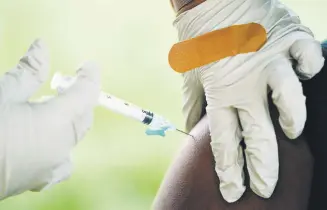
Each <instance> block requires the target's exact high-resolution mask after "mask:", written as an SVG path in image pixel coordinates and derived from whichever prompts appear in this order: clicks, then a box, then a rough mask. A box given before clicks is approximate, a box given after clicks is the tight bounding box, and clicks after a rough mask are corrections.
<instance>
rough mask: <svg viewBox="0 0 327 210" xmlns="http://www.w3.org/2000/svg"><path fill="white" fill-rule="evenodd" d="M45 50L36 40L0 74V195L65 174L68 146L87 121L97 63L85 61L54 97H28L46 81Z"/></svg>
mask: <svg viewBox="0 0 327 210" xmlns="http://www.w3.org/2000/svg"><path fill="white" fill-rule="evenodd" d="M48 72H49V55H48V51H47V48H46V46H45V45H44V43H43V42H42V41H40V40H37V41H35V42H34V43H33V44H32V45H31V47H30V49H29V50H28V52H27V53H26V54H25V56H23V57H22V58H21V59H20V61H19V63H18V65H17V66H16V67H15V68H13V69H12V70H10V71H9V72H7V73H6V74H5V75H4V76H3V77H2V78H1V80H0V148H1V149H0V199H4V198H6V197H9V196H13V195H17V194H20V193H22V192H24V191H28V190H31V191H40V190H42V189H45V188H47V187H50V186H51V185H53V184H56V183H58V182H60V181H62V180H64V179H66V178H68V177H69V175H70V173H71V170H72V168H71V167H72V165H71V162H70V152H71V150H72V148H73V147H74V146H75V145H76V144H77V143H78V141H79V140H80V139H82V138H83V136H84V135H85V133H86V131H87V130H88V129H89V128H90V126H91V125H92V119H93V116H92V115H93V108H94V107H95V105H96V104H97V99H98V97H99V94H100V72H99V68H98V67H97V66H96V65H94V64H92V63H87V64H85V65H84V66H83V67H81V68H80V69H79V70H78V71H77V77H78V79H77V80H76V82H75V84H74V85H73V86H72V87H71V88H70V89H68V90H67V91H65V92H64V93H62V94H61V95H59V96H57V97H52V98H50V99H48V100H46V101H42V102H34V103H31V102H29V101H28V99H29V98H30V97H31V96H32V95H33V94H34V93H35V92H36V91H37V90H38V88H39V87H40V86H41V85H42V83H44V82H45V80H46V79H47V76H48Z"/></svg>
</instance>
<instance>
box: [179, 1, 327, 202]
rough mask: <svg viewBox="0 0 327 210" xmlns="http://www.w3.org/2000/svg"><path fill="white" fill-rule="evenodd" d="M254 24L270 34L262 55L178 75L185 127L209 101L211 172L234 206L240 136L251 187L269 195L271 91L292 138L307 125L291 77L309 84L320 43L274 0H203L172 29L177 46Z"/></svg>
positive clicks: (273, 156)
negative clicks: (217, 32) (176, 38)
mask: <svg viewBox="0 0 327 210" xmlns="http://www.w3.org/2000/svg"><path fill="white" fill-rule="evenodd" d="M251 22H255V23H258V24H260V25H262V26H263V27H264V28H265V30H266V32H267V42H266V43H265V45H264V46H263V47H262V48H261V49H260V50H259V51H257V52H255V53H246V54H238V55H236V56H231V57H227V58H224V59H222V60H219V61H217V62H214V63H210V64H207V65H205V66H202V67H199V68H196V69H194V70H192V71H189V72H186V73H184V74H183V77H184V86H183V92H184V107H183V112H184V114H185V116H186V127H187V130H188V131H190V130H191V129H192V128H193V127H194V125H195V124H196V123H197V122H198V121H199V119H200V117H201V114H202V110H203V105H204V104H205V103H204V100H206V102H207V107H206V111H207V115H208V120H209V128H210V133H211V139H212V142H211V147H212V151H213V155H214V159H215V162H216V164H215V170H216V172H217V175H218V177H219V179H220V191H221V193H222V196H223V197H224V199H225V200H226V201H227V202H235V201H237V200H238V199H239V198H240V197H241V196H242V194H243V193H244V191H245V186H244V172H243V166H244V160H243V150H242V148H241V146H240V141H241V140H242V138H244V141H245V144H246V149H245V157H246V161H247V169H248V172H249V175H250V187H251V189H252V190H253V191H254V192H255V193H256V194H257V195H259V196H261V197H264V198H269V197H270V196H271V195H272V193H273V191H274V189H275V186H276V183H277V181H278V175H279V161H278V145H277V141H276V136H275V132H274V127H273V125H272V122H271V119H270V114H269V108H268V102H267V94H268V91H270V90H271V91H272V98H273V102H274V104H275V105H276V106H277V108H278V111H279V114H280V118H279V122H280V125H281V127H282V129H283V131H284V132H285V134H286V135H287V136H288V137H289V138H290V139H295V138H296V137H298V136H299V135H300V134H301V132H302V130H303V128H304V125H305V121H306V104H305V97H304V95H303V91H302V86H301V83H300V81H299V79H298V77H297V75H296V73H297V74H298V75H299V77H300V78H301V79H310V78H311V77H313V76H314V75H315V74H317V73H318V72H319V71H320V70H321V68H322V66H323V64H324V58H323V56H322V49H321V46H320V43H319V42H318V41H316V40H315V39H314V38H313V34H312V33H311V31H310V30H309V29H308V28H306V27H305V26H303V25H302V24H301V22H300V20H299V19H298V17H297V16H296V15H295V14H294V13H293V12H292V11H291V10H289V9H288V8H287V7H286V6H285V5H283V4H281V3H280V2H279V1H277V0H260V1H252V0H245V1H205V2H204V3H202V4H201V5H199V6H197V7H196V8H194V9H192V10H190V11H188V12H186V13H184V14H181V15H180V16H179V17H177V19H176V20H175V26H176V28H177V29H178V32H179V37H180V40H181V41H182V40H189V39H191V38H193V37H195V36H199V35H202V34H204V33H205V32H210V31H212V30H218V29H222V28H224V27H228V26H231V25H236V24H247V23H251ZM234 35H235V34H234ZM226 36H227V35H226ZM230 36H231V37H232V36H233V34H232V35H230ZM240 36H241V35H240ZM244 36H246V34H244ZM199 49H201V48H200V46H199ZM217 51H218V52H219V49H217ZM293 61H295V62H294V63H295V64H296V68H295V70H296V73H295V71H294V70H293V67H292V65H293Z"/></svg>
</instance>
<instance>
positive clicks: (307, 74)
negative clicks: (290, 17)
mask: <svg viewBox="0 0 327 210" xmlns="http://www.w3.org/2000/svg"><path fill="white" fill-rule="evenodd" d="M290 54H291V56H292V57H293V58H294V59H295V60H296V61H297V66H296V71H297V73H298V75H299V77H300V78H301V79H311V78H312V77H313V76H315V75H316V74H317V73H319V72H320V70H321V69H322V67H323V66H324V62H325V59H324V57H323V55H322V47H321V44H320V43H319V42H318V41H316V40H313V39H302V40H298V41H296V42H294V44H293V45H292V46H291V48H290Z"/></svg>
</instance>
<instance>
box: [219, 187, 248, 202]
mask: <svg viewBox="0 0 327 210" xmlns="http://www.w3.org/2000/svg"><path fill="white" fill-rule="evenodd" d="M245 190H246V188H245V186H242V187H240V188H238V189H234V191H231V190H230V189H224V188H222V187H221V188H220V193H221V195H222V197H223V198H224V200H225V201H227V202H228V203H234V202H236V201H238V200H239V199H240V198H241V197H242V196H243V194H244V192H245Z"/></svg>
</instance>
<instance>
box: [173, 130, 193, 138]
mask: <svg viewBox="0 0 327 210" xmlns="http://www.w3.org/2000/svg"><path fill="white" fill-rule="evenodd" d="M176 131H178V132H180V133H183V134H185V135H188V136H191V137H192V138H193V139H195V138H194V136H192V135H191V134H189V133H186V132H184V131H182V130H179V129H177V128H176Z"/></svg>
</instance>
